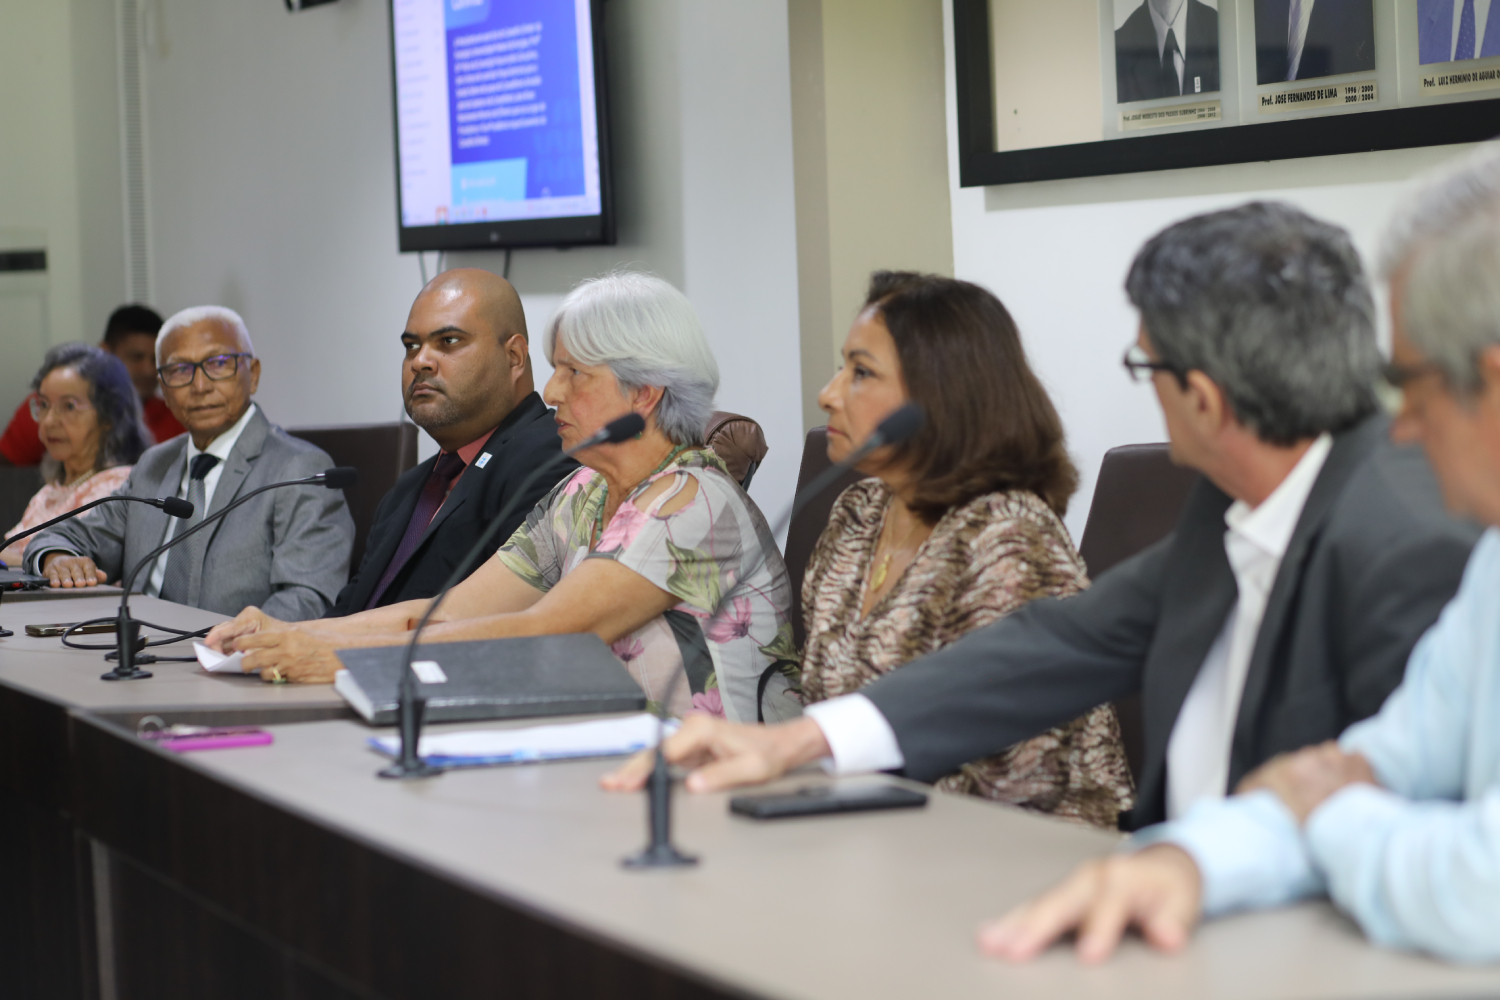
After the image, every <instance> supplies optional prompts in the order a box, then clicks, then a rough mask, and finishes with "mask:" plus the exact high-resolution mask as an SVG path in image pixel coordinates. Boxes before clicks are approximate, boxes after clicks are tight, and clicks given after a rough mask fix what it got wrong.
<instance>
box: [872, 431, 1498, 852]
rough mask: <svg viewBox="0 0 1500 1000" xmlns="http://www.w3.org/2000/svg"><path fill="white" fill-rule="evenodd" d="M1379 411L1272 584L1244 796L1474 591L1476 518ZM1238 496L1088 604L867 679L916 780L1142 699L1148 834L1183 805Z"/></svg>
mask: <svg viewBox="0 0 1500 1000" xmlns="http://www.w3.org/2000/svg"><path fill="white" fill-rule="evenodd" d="M1387 431H1388V423H1387V422H1386V420H1385V419H1384V418H1379V417H1372V418H1370V419H1369V420H1366V421H1365V422H1364V423H1362V424H1360V425H1359V426H1357V427H1355V428H1354V429H1352V430H1350V431H1347V432H1345V433H1342V434H1339V435H1338V436H1336V437H1335V439H1334V445H1333V449H1332V450H1331V451H1330V452H1329V455H1328V459H1327V461H1326V462H1325V463H1324V465H1323V469H1322V471H1321V473H1320V474H1319V476H1318V480H1317V482H1316V483H1315V484H1314V486H1313V489H1312V492H1311V494H1310V495H1309V496H1308V499H1307V504H1306V506H1305V507H1304V508H1303V510H1302V517H1301V519H1300V520H1299V521H1298V522H1297V527H1296V530H1295V531H1294V532H1293V534H1292V539H1291V542H1290V544H1289V546H1288V548H1287V552H1286V555H1285V556H1284V557H1283V559H1282V561H1281V568H1280V570H1279V572H1278V573H1277V576H1276V580H1275V582H1274V584H1273V585H1272V589H1271V594H1270V597H1269V599H1268V600H1267V603H1266V611H1265V617H1264V618H1263V619H1262V620H1261V627H1260V632H1259V634H1258V635H1257V638H1256V642H1255V649H1254V652H1253V654H1252V656H1251V661H1250V668H1249V673H1248V674H1247V676H1246V680H1245V691H1244V695H1243V698H1242V699H1241V702H1240V709H1239V717H1238V719H1237V721H1236V725H1235V731H1234V737H1233V743H1232V745H1231V750H1230V767H1229V788H1230V789H1232V788H1233V787H1234V786H1235V785H1236V784H1237V783H1238V782H1239V780H1240V778H1242V777H1243V776H1244V775H1245V774H1246V773H1247V772H1249V771H1251V770H1252V769H1254V768H1255V767H1257V766H1259V765H1260V764H1261V763H1263V762H1264V761H1266V760H1267V759H1268V758H1270V757H1271V756H1273V755H1275V754H1278V753H1281V752H1283V751H1289V750H1295V749H1297V748H1298V747H1302V746H1306V745H1308V744H1310V743H1318V742H1321V741H1322V740H1326V739H1331V738H1333V737H1335V736H1337V735H1338V734H1339V733H1340V732H1341V731H1342V730H1343V729H1344V728H1345V727H1346V726H1348V725H1350V724H1351V723H1353V722H1356V721H1358V720H1360V719H1363V718H1365V717H1367V716H1369V715H1372V714H1374V713H1375V711H1376V710H1377V709H1378V708H1379V707H1380V705H1381V703H1382V702H1384V701H1385V698H1386V696H1387V695H1388V694H1390V692H1391V691H1392V690H1393V689H1394V688H1395V686H1396V685H1397V684H1398V683H1399V682H1400V680H1401V676H1402V673H1403V671H1404V670H1405V667H1406V660H1407V656H1408V655H1409V654H1410V653H1411V649H1412V646H1413V645H1415V644H1416V641H1417V639H1418V638H1419V637H1420V636H1421V635H1422V633H1423V632H1424V631H1426V630H1427V628H1428V626H1430V625H1431V624H1432V623H1433V622H1434V621H1436V620H1437V616H1438V612H1439V611H1440V610H1441V609H1442V607H1443V605H1444V604H1446V603H1447V601H1448V600H1449V598H1451V597H1452V596H1453V593H1454V592H1455V591H1456V590H1457V589H1458V582H1459V578H1460V577H1461V576H1462V573H1463V567H1464V564H1465V562H1466V561H1467V560H1468V555H1469V550H1470V548H1472V547H1473V544H1474V542H1475V541H1476V540H1477V539H1478V536H1479V532H1478V529H1477V528H1476V527H1474V526H1473V525H1470V524H1466V523H1464V522H1460V521H1457V520H1454V519H1453V518H1451V517H1449V516H1448V515H1447V514H1446V513H1445V511H1444V509H1443V506H1442V498H1441V496H1440V495H1439V493H1438V489H1437V484H1436V482H1435V481H1434V479H1433V476H1432V472H1431V469H1430V468H1429V467H1428V465H1427V461H1426V459H1425V458H1424V457H1423V455H1422V454H1421V452H1420V451H1418V450H1416V449H1414V448H1398V447H1396V446H1394V445H1392V444H1390V442H1389V441H1388V440H1387V439H1386V434H1387ZM1230 503H1231V501H1230V498H1229V497H1228V496H1227V495H1226V494H1224V493H1223V492H1222V491H1220V490H1219V489H1217V488H1216V487H1214V486H1213V485H1212V484H1210V483H1209V482H1208V481H1207V480H1203V481H1201V482H1200V483H1199V484H1198V486H1197V487H1196V488H1195V489H1194V491H1193V493H1192V494H1191V496H1190V497H1189V498H1188V501H1187V506H1186V507H1185V509H1184V510H1183V513H1182V517H1181V519H1180V520H1179V521H1178V523H1177V527H1176V528H1175V529H1174V531H1173V533H1172V534H1171V535H1169V536H1167V537H1166V538H1165V539H1163V540H1162V541H1160V542H1158V543H1157V544H1156V545H1154V546H1152V547H1151V548H1149V549H1147V550H1146V551H1145V552H1142V553H1140V554H1139V555H1137V556H1135V557H1134V558H1132V559H1129V560H1127V561H1125V562H1123V563H1121V564H1119V565H1118V566H1116V567H1115V568H1113V569H1111V570H1109V571H1108V572H1106V573H1104V574H1102V575H1101V576H1100V577H1099V579H1098V580H1096V581H1095V582H1094V584H1093V586H1092V587H1090V588H1089V589H1088V590H1086V591H1084V592H1083V593H1082V594H1079V595H1077V596H1076V597H1069V598H1064V599H1061V600H1057V599H1043V600H1038V601H1035V602H1033V603H1031V604H1029V605H1027V606H1026V607H1024V608H1022V609H1021V610H1019V611H1017V612H1016V613H1015V614H1013V615H1010V616H1009V617H1007V618H1004V619H1002V620H1001V621H999V622H996V623H995V624H993V625H991V626H989V627H987V628H983V629H980V630H978V631H975V632H972V633H970V634H969V635H967V636H965V637H964V638H963V639H961V640H959V641H958V642H956V643H954V644H953V645H951V646H949V647H947V648H946V649H944V650H941V651H940V652H937V653H934V654H933V655H931V656H927V657H924V658H922V659H919V660H916V661H914V662H912V663H910V664H908V665H906V666H904V667H902V668H901V669H899V670H895V671H892V672H891V673H890V674H888V675H887V676H886V677H884V678H882V679H881V680H879V681H876V682H875V683H874V684H871V685H870V686H868V687H866V688H865V689H864V692H863V693H864V694H866V695H868V696H869V697H870V699H871V700H872V701H874V703H875V705H876V707H878V708H879V709H880V711H881V713H882V714H883V715H884V716H885V717H886V719H887V720H888V721H889V722H890V724H891V726H892V728H893V729H894V730H895V733H896V738H897V741H898V742H899V743H900V746H901V751H902V754H903V756H904V757H905V759H906V773H907V774H909V775H911V776H913V777H916V778H920V779H923V780H927V781H931V780H934V779H936V778H938V777H939V776H941V775H944V774H947V773H948V772H950V771H953V770H955V769H956V768H957V767H958V766H959V765H960V764H962V763H964V762H966V761H971V760H975V759H978V758H980V757H984V756H986V755H988V754H992V753H996V752H998V751H1000V750H1003V749H1005V748H1006V747H1008V746H1010V745H1012V744H1014V743H1017V742H1019V741H1020V740H1023V739H1026V738H1029V737H1031V736H1035V735H1036V734H1038V733H1041V732H1044V731H1046V730H1047V729H1049V728H1050V727H1052V726H1055V725H1059V724H1061V723H1063V722H1066V721H1068V720H1070V719H1073V718H1076V717H1077V716H1079V715H1082V714H1083V713H1084V712H1086V711H1088V710H1089V709H1091V708H1093V707H1094V706H1095V705H1099V704H1101V703H1103V702H1108V701H1116V700H1118V699H1120V698H1122V697H1124V696H1126V695H1128V694H1132V693H1137V692H1139V693H1140V694H1141V702H1142V716H1143V722H1144V730H1145V733H1144V735H1145V754H1144V762H1143V766H1142V773H1141V778H1140V786H1139V787H1138V788H1137V790H1136V795H1137V801H1136V807H1135V811H1134V812H1133V813H1132V814H1131V816H1130V817H1129V818H1128V819H1127V820H1125V823H1124V825H1126V826H1128V827H1129V828H1137V827H1140V826H1144V825H1146V824H1149V823H1155V822H1159V821H1161V820H1162V819H1164V818H1165V815H1166V781H1167V774H1166V759H1167V741H1168V738H1169V737H1170V736H1171V734H1172V727H1173V725H1174V724H1175V723H1176V721H1177V713H1178V712H1179V711H1180V710H1181V708H1182V703H1183V700H1184V699H1185V698H1186V697H1187V693H1188V689H1189V688H1190V687H1192V684H1193V679H1194V678H1195V677H1196V676H1197V674H1198V670H1199V668H1200V667H1201V666H1202V665H1203V660H1204V658H1205V657H1206V656H1207V654H1208V650H1209V647H1210V646H1211V645H1212V644H1213V642H1214V639H1215V638H1216V637H1217V636H1218V634H1219V630H1220V628H1221V627H1222V626H1223V624H1224V620H1225V618H1226V617H1228V614H1229V611H1230V609H1231V607H1233V605H1234V603H1235V601H1236V599H1237V596H1238V591H1237V588H1236V586H1235V582H1234V574H1233V572H1232V570H1231V569H1230V567H1229V560H1228V558H1227V557H1226V556H1225V554H1224V530H1225V529H1224V512H1225V510H1227V509H1228V507H1229V505H1230Z"/></svg>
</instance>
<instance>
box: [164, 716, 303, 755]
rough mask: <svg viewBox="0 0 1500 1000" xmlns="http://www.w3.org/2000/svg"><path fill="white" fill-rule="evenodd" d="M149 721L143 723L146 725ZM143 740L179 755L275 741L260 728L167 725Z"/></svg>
mask: <svg viewBox="0 0 1500 1000" xmlns="http://www.w3.org/2000/svg"><path fill="white" fill-rule="evenodd" d="M145 721H146V720H142V724H143V725H144V723H145ZM137 735H139V736H140V738H141V739H143V740H151V741H152V742H153V743H155V744H156V745H157V746H160V747H165V748H166V749H168V750H172V751H174V752H176V753H187V752H189V751H191V750H227V749H229V748H231V747H260V746H265V745H266V744H268V743H271V742H273V741H274V739H275V737H273V736H272V735H271V734H270V733H268V732H266V731H265V730H264V729H262V728H260V727H259V726H181V725H179V726H166V727H163V728H161V729H152V730H145V731H142V732H139V733H138V734H137Z"/></svg>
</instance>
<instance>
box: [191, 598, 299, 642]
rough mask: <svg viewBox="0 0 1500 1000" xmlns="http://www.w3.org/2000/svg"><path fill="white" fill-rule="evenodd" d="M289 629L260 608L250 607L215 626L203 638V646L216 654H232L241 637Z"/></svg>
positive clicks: (284, 623)
mask: <svg viewBox="0 0 1500 1000" xmlns="http://www.w3.org/2000/svg"><path fill="white" fill-rule="evenodd" d="M290 627H291V626H290V625H289V624H288V623H287V622H284V621H280V620H278V619H276V618H272V617H271V616H270V615H268V614H266V613H265V612H264V611H262V610H261V609H260V608H257V607H254V606H251V607H248V608H246V609H245V610H244V611H241V612H240V613H239V614H237V615H235V616H234V617H233V618H231V619H229V621H227V622H219V624H217V625H215V626H214V627H213V628H212V629H211V630H210V631H209V633H208V635H206V636H205V637H204V639H203V645H205V646H207V647H208V648H209V649H212V650H214V651H215V652H218V653H233V652H236V651H237V650H238V649H240V647H239V646H238V645H237V644H236V640H238V639H240V638H242V637H243V636H247V635H254V634H256V633H257V632H274V631H276V630H278V629H285V628H290Z"/></svg>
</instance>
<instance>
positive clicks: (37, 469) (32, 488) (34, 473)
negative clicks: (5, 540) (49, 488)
mask: <svg viewBox="0 0 1500 1000" xmlns="http://www.w3.org/2000/svg"><path fill="white" fill-rule="evenodd" d="M41 488H42V469H41V466H37V465H20V466H12V465H0V537H4V535H5V533H6V532H7V531H9V530H10V529H11V528H14V527H15V526H16V525H18V524H20V523H21V516H22V515H23V514H25V513H26V505H27V504H29V503H31V498H32V497H34V496H36V491H37V490H39V489H41Z"/></svg>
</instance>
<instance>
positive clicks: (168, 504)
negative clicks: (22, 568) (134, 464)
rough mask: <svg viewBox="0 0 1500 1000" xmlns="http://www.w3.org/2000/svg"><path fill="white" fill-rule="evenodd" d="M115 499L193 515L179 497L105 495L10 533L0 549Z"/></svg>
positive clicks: (1, 633)
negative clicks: (48, 519) (22, 529)
mask: <svg viewBox="0 0 1500 1000" xmlns="http://www.w3.org/2000/svg"><path fill="white" fill-rule="evenodd" d="M115 500H131V501H134V502H135V503H144V504H150V505H151V506H153V507H156V508H157V509H159V510H164V511H166V512H167V513H168V514H170V515H171V516H172V517H192V516H193V505H192V504H190V503H188V502H187V501H186V500H184V499H182V498H181V497H160V498H157V499H152V498H151V497H127V496H114V495H112V496H107V497H100V498H99V499H98V500H93V501H90V502H89V503H86V504H84V505H83V506H82V507H74V508H73V509H72V510H70V511H68V512H67V513H66V514H59V515H58V516H57V517H54V518H53V519H52V520H50V521H43V522H42V523H41V524H39V525H37V526H36V527H35V528H27V529H26V530H25V531H18V532H16V533H15V534H14V535H11V536H10V537H9V538H7V539H5V540H4V541H0V549H8V548H10V546H11V543H12V542H18V541H20V540H21V539H23V538H25V537H26V536H28V535H34V534H36V533H37V532H38V531H44V530H46V529H47V528H50V527H52V526H53V525H54V524H60V523H61V522H63V521H66V520H68V518H70V517H77V516H78V515H79V514H82V513H83V512H85V511H90V510H93V509H94V508H95V507H97V506H99V505H100V504H101V503H111V502H112V501H115ZM0 594H3V591H0ZM12 635H15V633H14V632H12V631H11V630H10V629H8V628H0V639H4V638H6V637H7V636H12Z"/></svg>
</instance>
